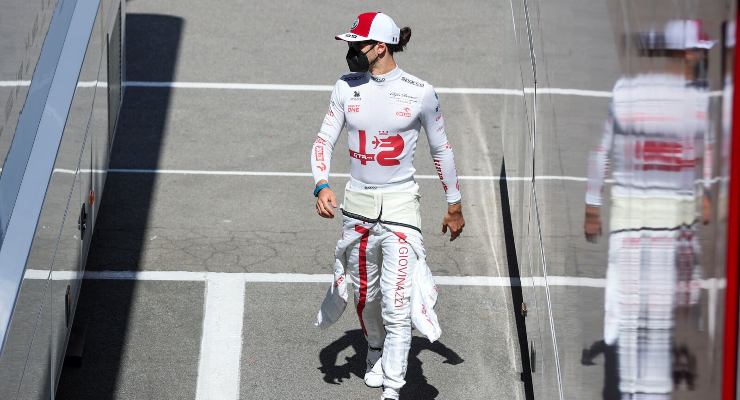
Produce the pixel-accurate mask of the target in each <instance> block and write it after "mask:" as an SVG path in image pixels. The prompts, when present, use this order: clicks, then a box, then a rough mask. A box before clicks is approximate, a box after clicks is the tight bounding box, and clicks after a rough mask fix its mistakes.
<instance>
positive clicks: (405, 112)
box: [396, 107, 411, 118]
mask: <svg viewBox="0 0 740 400" xmlns="http://www.w3.org/2000/svg"><path fill="white" fill-rule="evenodd" d="M396 116H397V117H404V118H411V107H404V108H402V109H401V110H399V111H396Z"/></svg>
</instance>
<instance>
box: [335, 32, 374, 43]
mask: <svg viewBox="0 0 740 400" xmlns="http://www.w3.org/2000/svg"><path fill="white" fill-rule="evenodd" d="M334 39H336V40H344V41H345V42H362V41H365V40H369V39H368V38H366V37H365V36H360V35H357V34H355V33H352V32H347V33H342V34H341V35H337V36H334Z"/></svg>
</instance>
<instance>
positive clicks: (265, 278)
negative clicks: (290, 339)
mask: <svg viewBox="0 0 740 400" xmlns="http://www.w3.org/2000/svg"><path fill="white" fill-rule="evenodd" d="M78 277H79V273H78V272H77V271H54V272H52V273H51V278H52V279H53V280H71V279H77V278H78ZM214 277H215V278H218V279H221V278H224V277H228V279H229V280H230V281H234V282H239V283H240V284H243V283H331V282H332V281H333V279H334V276H333V275H332V274H297V273H268V272H193V271H85V274H84V279H87V280H109V281H177V282H209V281H210V280H212V279H214ZM24 278H25V279H49V271H48V270H40V269H27V270H26V274H25V276H24ZM224 279H226V278H224ZM434 280H435V281H436V282H437V284H438V285H441V286H488V287H510V286H512V282H511V280H510V279H509V278H508V277H502V276H480V275H477V276H446V275H437V276H435V277H434ZM700 282H701V286H702V288H704V289H709V288H724V287H725V283H726V282H725V280H724V279H717V278H709V279H703V280H701V281H700ZM522 285H524V286H538V287H544V286H545V285H547V286H570V287H590V288H604V287H606V279H605V278H586V277H578V276H557V275H555V276H548V277H547V278H544V277H541V276H539V277H530V278H522V279H521V280H520V281H519V282H515V283H514V286H522Z"/></svg>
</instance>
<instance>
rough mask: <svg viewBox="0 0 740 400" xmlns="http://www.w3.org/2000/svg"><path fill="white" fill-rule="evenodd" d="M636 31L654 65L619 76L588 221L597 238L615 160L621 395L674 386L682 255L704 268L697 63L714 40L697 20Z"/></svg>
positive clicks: (612, 282)
mask: <svg viewBox="0 0 740 400" xmlns="http://www.w3.org/2000/svg"><path fill="white" fill-rule="evenodd" d="M636 39H637V40H636V46H637V50H638V52H639V55H640V56H642V57H645V56H647V57H652V59H651V60H650V67H651V68H650V72H649V73H644V74H637V75H635V76H631V77H623V78H621V79H620V80H619V81H618V82H617V83H616V85H615V86H614V90H613V99H612V104H611V107H610V110H609V118H608V119H607V121H606V123H605V125H604V133H603V138H602V141H601V143H600V145H599V146H598V147H597V148H596V150H595V151H594V152H592V154H591V157H590V159H589V179H588V189H587V193H586V215H585V223H584V230H585V235H586V238H587V239H588V240H589V241H592V242H595V241H596V240H597V238H598V236H599V235H600V234H601V208H600V207H601V205H602V187H603V183H604V179H605V177H606V174H607V169H611V173H612V177H613V179H614V186H613V187H612V190H611V198H610V200H611V207H610V221H609V261H608V268H607V273H606V281H607V285H606V291H605V316H604V342H605V343H606V345H608V346H616V349H617V354H618V371H619V391H620V392H621V397H622V398H623V399H638V398H650V399H658V398H668V397H669V396H670V392H671V391H672V388H673V381H672V378H671V357H672V352H671V350H672V341H673V325H674V322H673V308H674V306H675V305H676V300H677V296H679V294H680V293H679V291H677V287H678V286H679V285H678V283H679V281H680V280H686V279H687V278H686V277H685V275H686V271H684V272H682V271H681V269H680V268H678V267H679V264H683V265H684V267H685V266H686V265H690V267H689V271H688V275H689V279H690V278H691V277H692V276H693V277H694V278H695V274H696V273H698V270H697V269H695V268H694V266H695V263H694V262H693V260H694V257H693V256H691V254H692V249H693V248H694V245H693V243H695V240H694V238H693V226H694V224H695V219H696V218H695V216H696V201H695V196H696V193H697V191H696V189H695V185H696V184H695V181H696V176H697V174H696V172H695V170H696V167H697V163H698V161H699V160H701V159H702V157H701V152H702V150H703V147H704V146H703V142H704V137H705V135H706V132H707V107H708V97H707V90H706V85H704V84H702V83H701V79H700V78H701V76H698V75H697V73H700V71H702V70H705V68H702V67H703V63H702V61H703V60H705V55H706V50H707V49H709V48H710V47H711V45H712V42H710V41H707V40H704V38H703V37H702V34H701V32H700V24H699V23H698V21H671V22H669V23H668V24H667V25H666V27H665V30H664V31H663V32H650V33H649V34H641V35H637V36H636ZM642 60H645V59H644V58H643V59H642ZM638 61H639V60H638ZM701 192H704V191H703V190H702V191H701ZM704 201H705V203H707V202H708V198H706V197H705V200H704ZM693 253H694V255H695V252H693ZM687 259H688V260H690V261H689V262H688V264H687V263H686V260H687ZM684 269H685V268H684ZM682 286H686V285H682ZM684 294H685V293H684ZM697 294H698V292H696V291H694V292H693V295H691V296H690V297H691V298H690V299H688V301H689V302H694V303H695V302H696V301H697V300H698V299H697ZM681 297H685V296H681Z"/></svg>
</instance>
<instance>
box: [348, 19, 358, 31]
mask: <svg viewBox="0 0 740 400" xmlns="http://www.w3.org/2000/svg"><path fill="white" fill-rule="evenodd" d="M359 23H360V20H359V19H356V20H355V22H354V23H352V27H351V28H349V30H352V29H355V28H357V24H359Z"/></svg>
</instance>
